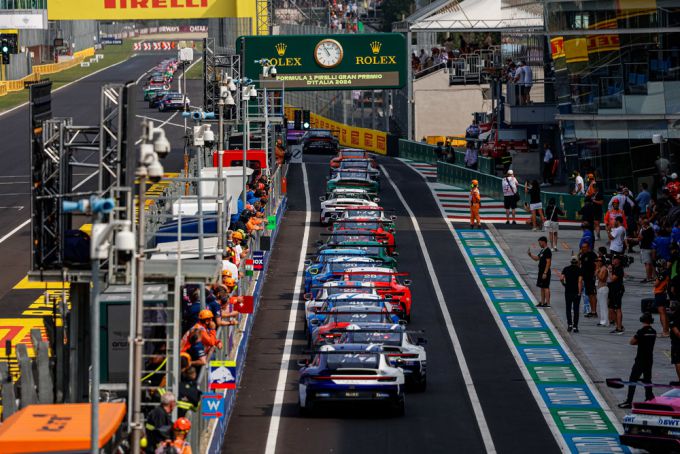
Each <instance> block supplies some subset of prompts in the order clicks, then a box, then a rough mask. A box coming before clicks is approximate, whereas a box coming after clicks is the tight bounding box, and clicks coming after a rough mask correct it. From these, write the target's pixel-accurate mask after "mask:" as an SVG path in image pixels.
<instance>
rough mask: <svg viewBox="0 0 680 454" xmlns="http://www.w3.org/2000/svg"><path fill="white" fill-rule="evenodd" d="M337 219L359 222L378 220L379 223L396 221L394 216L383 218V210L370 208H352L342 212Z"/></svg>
mask: <svg viewBox="0 0 680 454" xmlns="http://www.w3.org/2000/svg"><path fill="white" fill-rule="evenodd" d="M338 219H341V220H342V219H351V220H359V219H374V220H378V221H380V222H383V223H385V222H389V221H392V222H394V221H396V220H397V217H396V216H394V215H393V216H390V217H389V218H388V217H386V216H385V210H384V209H383V208H381V207H377V208H376V207H371V206H362V207H352V208H348V209H346V210H344V211H343V212H342V216H340V217H339V218H338Z"/></svg>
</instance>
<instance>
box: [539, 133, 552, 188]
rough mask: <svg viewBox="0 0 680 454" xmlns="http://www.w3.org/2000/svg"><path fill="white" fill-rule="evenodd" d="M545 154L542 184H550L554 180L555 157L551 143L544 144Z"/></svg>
mask: <svg viewBox="0 0 680 454" xmlns="http://www.w3.org/2000/svg"><path fill="white" fill-rule="evenodd" d="M544 149H545V154H544V155H543V183H542V184H541V186H550V185H551V184H552V182H553V167H554V165H555V164H554V158H553V153H552V150H551V149H550V145H548V144H547V143H546V144H545V145H544Z"/></svg>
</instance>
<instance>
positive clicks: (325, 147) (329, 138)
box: [302, 129, 338, 153]
mask: <svg viewBox="0 0 680 454" xmlns="http://www.w3.org/2000/svg"><path fill="white" fill-rule="evenodd" d="M337 150H338V139H336V138H335V136H334V135H333V134H332V133H331V132H330V131H329V130H327V129H308V130H307V132H305V135H303V136H302V152H303V153H309V152H312V151H316V152H319V151H322V152H331V153H335V152H336V151H337Z"/></svg>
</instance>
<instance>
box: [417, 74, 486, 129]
mask: <svg viewBox="0 0 680 454" xmlns="http://www.w3.org/2000/svg"><path fill="white" fill-rule="evenodd" d="M482 89H488V85H452V86H449V75H448V73H447V72H446V70H442V71H438V72H435V73H432V74H429V75H427V76H424V77H421V78H420V79H418V80H416V81H414V82H413V102H414V106H415V115H414V120H415V138H416V139H418V140H419V139H420V138H422V137H423V136H446V135H456V134H464V133H465V129H466V128H467V127H468V126H469V125H470V122H471V121H472V112H480V111H488V110H490V109H491V101H490V100H484V99H482Z"/></svg>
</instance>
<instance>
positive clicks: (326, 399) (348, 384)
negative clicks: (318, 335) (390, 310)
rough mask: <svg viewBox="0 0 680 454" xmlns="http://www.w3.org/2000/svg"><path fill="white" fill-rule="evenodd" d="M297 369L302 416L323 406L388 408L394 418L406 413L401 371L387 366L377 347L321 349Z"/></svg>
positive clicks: (327, 346) (299, 404)
mask: <svg viewBox="0 0 680 454" xmlns="http://www.w3.org/2000/svg"><path fill="white" fill-rule="evenodd" d="M298 366H299V367H300V378H299V382H298V397H299V399H298V408H299V410H300V415H302V416H309V415H311V414H312V413H313V412H314V411H315V410H316V409H317V408H318V407H319V406H321V405H323V404H330V403H348V404H352V405H355V404H356V403H358V402H367V403H370V402H373V403H377V404H382V405H387V406H389V408H390V410H391V411H392V412H393V414H394V415H396V416H403V415H404V413H405V396H404V384H405V381H404V371H403V370H402V369H400V368H398V367H394V366H391V365H390V364H389V363H388V360H387V358H386V357H385V355H384V354H382V352H381V346H380V345H365V344H349V343H347V344H342V345H324V346H322V347H321V348H320V349H319V350H318V351H317V352H315V354H314V357H313V359H312V360H311V361H310V360H304V361H300V362H298Z"/></svg>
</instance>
